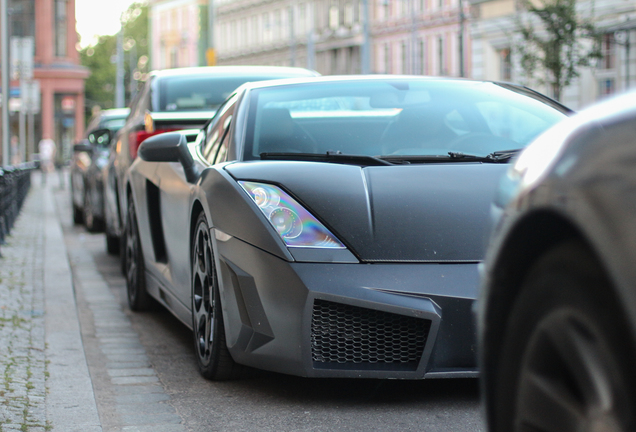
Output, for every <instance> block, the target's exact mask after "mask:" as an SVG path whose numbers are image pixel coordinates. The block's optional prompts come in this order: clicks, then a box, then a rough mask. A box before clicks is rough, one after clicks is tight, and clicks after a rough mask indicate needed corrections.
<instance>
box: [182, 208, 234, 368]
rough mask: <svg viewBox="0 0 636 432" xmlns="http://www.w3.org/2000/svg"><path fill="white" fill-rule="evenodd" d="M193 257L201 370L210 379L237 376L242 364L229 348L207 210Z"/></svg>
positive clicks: (196, 338) (197, 232) (194, 317)
mask: <svg viewBox="0 0 636 432" xmlns="http://www.w3.org/2000/svg"><path fill="white" fill-rule="evenodd" d="M191 259H192V329H193V333H194V349H195V352H196V356H197V363H198V365H199V371H200V372H201V375H203V377H205V378H206V379H210V380H227V379H233V378H236V377H237V376H238V375H239V373H240V366H239V365H237V364H236V363H235V362H234V360H233V359H232V357H231V355H230V352H229V351H228V349H227V344H226V340H225V327H224V324H223V315H222V312H221V300H220V298H219V282H218V277H217V273H216V265H215V263H214V252H213V249H212V240H211V238H210V229H209V228H208V224H207V221H206V218H205V214H204V213H201V214H200V215H199V217H198V218H197V223H196V228H195V230H194V237H193V239H192V255H191Z"/></svg>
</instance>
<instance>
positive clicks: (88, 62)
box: [79, 3, 149, 120]
mask: <svg viewBox="0 0 636 432" xmlns="http://www.w3.org/2000/svg"><path fill="white" fill-rule="evenodd" d="M122 23H123V30H124V37H123V47H124V50H125V51H124V71H125V77H124V85H125V88H126V94H125V101H126V105H128V104H129V103H130V99H131V92H130V81H131V79H132V80H134V81H138V80H140V79H143V75H144V73H146V72H147V70H148V69H147V68H148V65H149V62H148V6H147V5H146V4H145V3H133V4H132V5H130V7H129V8H128V9H127V10H126V11H125V12H124V13H123V14H122ZM79 54H80V61H81V63H82V65H84V66H86V67H87V68H88V69H89V70H90V73H91V74H90V76H89V78H88V79H87V80H86V83H85V87H84V89H85V100H86V105H85V106H86V108H85V109H86V119H87V120H88V119H89V118H90V117H91V114H92V111H93V109H94V107H99V108H103V109H108V108H113V107H114V103H115V86H116V83H115V80H116V77H117V70H116V68H117V64H116V59H117V35H106V36H101V37H100V38H99V40H98V41H97V43H96V44H94V45H90V46H88V47H86V48H84V49H82V50H81V51H80V53H79ZM131 62H132V65H133V70H131V67H130V66H131Z"/></svg>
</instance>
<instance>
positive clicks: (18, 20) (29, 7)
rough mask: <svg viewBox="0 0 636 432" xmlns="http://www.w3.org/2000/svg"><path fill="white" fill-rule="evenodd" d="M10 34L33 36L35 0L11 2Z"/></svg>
mask: <svg viewBox="0 0 636 432" xmlns="http://www.w3.org/2000/svg"><path fill="white" fill-rule="evenodd" d="M9 19H10V20H11V26H10V29H11V36H19V37H29V36H30V37H34V36H35V0H21V1H15V0H14V1H13V2H12V3H11V16H10V18H9Z"/></svg>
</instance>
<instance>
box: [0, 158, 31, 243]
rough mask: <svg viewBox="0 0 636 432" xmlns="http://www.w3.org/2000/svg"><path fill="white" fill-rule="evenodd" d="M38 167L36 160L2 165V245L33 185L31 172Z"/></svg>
mask: <svg viewBox="0 0 636 432" xmlns="http://www.w3.org/2000/svg"><path fill="white" fill-rule="evenodd" d="M36 167H37V165H36V163H34V162H29V163H23V164H20V165H15V166H8V167H0V245H2V244H5V240H6V238H7V236H8V235H9V233H10V232H11V228H13V224H14V223H15V220H16V219H17V217H18V213H19V212H20V209H21V208H22V204H23V203H24V199H25V198H26V195H27V193H28V192H29V187H30V186H31V172H32V171H33V170H34V169H36Z"/></svg>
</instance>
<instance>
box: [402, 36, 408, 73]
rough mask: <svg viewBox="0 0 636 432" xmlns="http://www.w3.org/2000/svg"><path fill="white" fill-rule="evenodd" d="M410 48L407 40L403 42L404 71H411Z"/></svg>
mask: <svg viewBox="0 0 636 432" xmlns="http://www.w3.org/2000/svg"><path fill="white" fill-rule="evenodd" d="M408 54H409V53H408V49H407V47H406V42H402V73H403V74H408V73H409V56H408Z"/></svg>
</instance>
